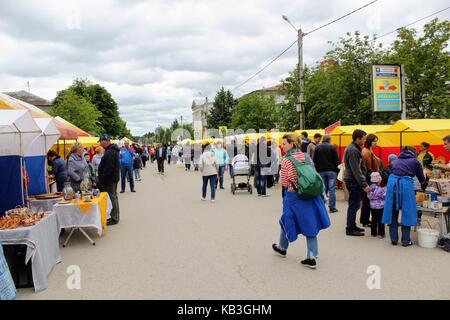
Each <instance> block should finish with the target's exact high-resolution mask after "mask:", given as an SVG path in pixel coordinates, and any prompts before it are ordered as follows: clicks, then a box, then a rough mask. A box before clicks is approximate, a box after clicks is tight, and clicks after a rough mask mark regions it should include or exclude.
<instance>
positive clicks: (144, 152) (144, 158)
mask: <svg viewBox="0 0 450 320" xmlns="http://www.w3.org/2000/svg"><path fill="white" fill-rule="evenodd" d="M141 159H142V167H143V168H144V169H145V167H146V164H147V161H148V149H147V147H144V148H142V154H141Z"/></svg>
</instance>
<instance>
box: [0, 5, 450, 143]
mask: <svg viewBox="0 0 450 320" xmlns="http://www.w3.org/2000/svg"><path fill="white" fill-rule="evenodd" d="M368 2H370V0H365V1H356V0H339V1H325V0H314V1H307V0H297V1H294V0H271V1H269V0H254V1H253V0H227V1H225V0H222V1H216V0H186V1H184V0H148V1H139V0H132V1H130V0H89V1H71V0H65V1H57V0H0V91H13V90H26V89H27V81H29V82H30V85H31V91H32V92H33V93H35V94H37V95H40V96H42V97H45V98H47V99H49V100H51V99H53V98H54V97H55V95H56V92H57V91H59V90H62V89H64V88H66V87H67V86H69V85H70V84H71V83H72V81H73V79H75V78H88V79H90V80H91V81H93V82H96V83H100V84H101V85H103V86H105V87H106V88H107V90H109V91H110V92H111V93H112V95H113V97H114V99H116V101H117V102H118V104H119V111H120V114H121V116H122V117H123V118H124V119H125V120H126V121H127V124H128V127H129V128H130V129H131V130H132V133H133V134H134V135H142V134H144V133H146V132H148V131H153V130H154V129H155V127H156V126H157V125H158V124H160V125H162V126H168V125H169V124H170V123H171V122H172V121H173V119H175V117H178V119H179V118H180V116H181V115H182V116H183V119H184V121H191V120H192V115H191V104H192V100H193V99H196V100H200V99H204V97H206V96H208V97H209V98H210V99H213V97H214V95H215V92H216V91H217V89H218V88H220V87H221V86H224V87H225V88H226V89H232V88H234V87H235V86H236V85H238V84H239V83H241V82H242V81H244V80H246V79H247V78H248V77H249V76H251V75H252V74H253V73H255V72H256V71H258V70H259V68H261V67H262V66H264V65H265V64H266V63H267V62H269V61H270V60H271V59H273V58H274V57H275V56H277V55H278V54H279V53H280V52H281V51H283V50H284V49H285V48H286V47H287V46H288V45H289V44H291V43H292V42H293V41H295V39H296V33H295V31H294V30H293V29H292V27H290V26H289V25H288V24H287V23H286V22H285V21H284V20H282V19H281V15H282V14H285V15H287V16H288V17H289V18H290V20H291V21H292V22H293V23H294V25H296V26H300V24H301V26H302V28H303V31H305V32H307V31H310V30H312V29H314V28H315V27H318V26H320V25H322V24H324V23H326V22H328V21H331V20H333V19H335V18H337V17H339V16H341V15H343V14H346V13H348V12H350V11H352V10H354V9H356V8H358V7H360V6H362V5H364V4H366V3H368ZM447 6H448V1H446V0H429V1H423V0H408V1H406V0H401V1H392V0H379V1H378V2H377V3H375V4H373V5H371V6H369V7H367V8H365V9H363V10H362V11H359V12H357V13H355V14H353V15H351V16H349V17H347V18H346V19H344V20H342V21H340V22H338V23H335V24H333V25H332V26H330V27H327V28H325V29H322V30H320V31H318V32H315V33H313V34H311V35H309V36H307V37H306V38H305V43H304V56H305V63H307V64H308V65H314V64H315V63H316V62H317V61H320V60H321V58H322V57H323V55H324V54H325V53H326V52H327V51H328V50H329V49H331V45H330V43H329V41H337V40H338V39H339V37H340V36H343V35H345V33H346V32H348V31H350V32H353V31H355V30H360V31H361V32H362V33H364V34H374V33H376V34H379V35H380V34H384V33H386V32H389V31H392V30H395V29H396V28H397V27H400V26H402V25H406V24H408V23H410V22H412V21H414V20H417V19H419V18H422V17H424V16H427V15H429V14H431V13H433V12H436V11H439V10H440V9H444V8H446V7H447ZM438 16H439V17H440V18H441V19H448V18H449V17H450V10H448V11H446V12H444V13H441V14H439V15H438ZM430 19H431V18H430ZM430 19H428V20H426V21H423V22H420V23H417V24H416V25H414V27H415V28H417V29H421V28H422V26H423V24H424V23H426V22H427V21H429V20H430ZM393 37H395V35H392V36H391V37H385V38H384V39H383V41H384V42H385V43H389V42H390V41H391V40H392V39H393ZM296 62H297V51H296V48H295V47H294V48H292V49H291V50H290V51H289V52H288V53H286V54H285V55H284V56H283V57H282V58H281V59H279V60H278V61H277V62H276V63H275V64H274V65H272V66H271V67H270V68H269V69H267V70H266V71H265V72H264V73H263V74H261V75H260V76H258V77H257V78H255V79H254V80H252V81H251V82H250V83H248V84H247V85H245V86H244V87H242V88H240V89H239V90H237V91H235V92H233V93H234V94H235V95H236V96H238V97H239V96H241V95H242V94H244V93H246V92H250V91H252V90H255V89H258V88H261V87H269V86H272V85H275V84H277V83H278V82H279V80H280V79H282V78H283V77H285V76H286V75H287V73H288V72H289V71H291V70H292V69H293V68H294V67H295V64H296Z"/></svg>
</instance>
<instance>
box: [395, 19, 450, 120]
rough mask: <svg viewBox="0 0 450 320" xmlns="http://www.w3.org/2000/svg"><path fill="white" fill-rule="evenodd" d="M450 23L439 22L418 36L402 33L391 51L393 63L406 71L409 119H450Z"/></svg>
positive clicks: (427, 26) (435, 20)
mask: <svg viewBox="0 0 450 320" xmlns="http://www.w3.org/2000/svg"><path fill="white" fill-rule="evenodd" d="M449 38H450V22H449V21H448V20H445V21H442V22H439V20H438V19H437V18H436V19H434V20H432V21H430V22H429V23H427V24H426V25H425V26H424V34H423V36H421V37H418V36H417V32H416V31H415V30H413V29H405V28H404V29H401V30H399V32H398V37H397V40H396V41H395V42H394V44H393V45H392V47H391V50H390V57H389V60H390V62H392V63H400V64H403V65H404V67H405V74H406V101H407V115H408V116H409V117H411V118H430V117H439V118H441V117H443V118H450V108H449V104H450V101H449V86H448V82H449V81H450V58H449V52H448V51H447V46H448V40H449Z"/></svg>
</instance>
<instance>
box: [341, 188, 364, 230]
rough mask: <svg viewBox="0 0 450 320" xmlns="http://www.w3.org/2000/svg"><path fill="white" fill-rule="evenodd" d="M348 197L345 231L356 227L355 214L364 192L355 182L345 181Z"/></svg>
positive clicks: (359, 206)
mask: <svg viewBox="0 0 450 320" xmlns="http://www.w3.org/2000/svg"><path fill="white" fill-rule="evenodd" d="M345 185H346V186H347V189H348V193H349V199H348V209H347V231H354V230H355V229H356V214H357V213H358V210H359V208H361V197H362V193H363V192H364V191H363V189H362V188H361V186H360V185H359V184H358V183H357V182H350V181H346V182H345Z"/></svg>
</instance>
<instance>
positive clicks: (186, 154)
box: [183, 143, 192, 171]
mask: <svg viewBox="0 0 450 320" xmlns="http://www.w3.org/2000/svg"><path fill="white" fill-rule="evenodd" d="M191 153H192V148H191V144H190V143H186V144H185V145H184V146H183V161H184V167H185V171H189V170H191V157H192V154H191Z"/></svg>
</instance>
